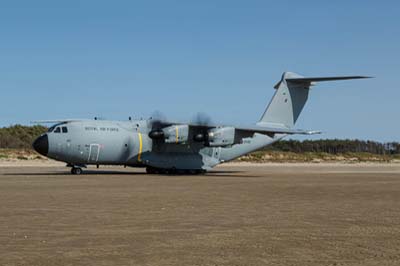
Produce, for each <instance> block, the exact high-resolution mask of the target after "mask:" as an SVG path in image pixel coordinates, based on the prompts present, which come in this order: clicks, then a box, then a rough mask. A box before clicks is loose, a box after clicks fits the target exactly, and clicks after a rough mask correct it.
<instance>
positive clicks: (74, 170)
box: [67, 164, 86, 175]
mask: <svg viewBox="0 0 400 266" xmlns="http://www.w3.org/2000/svg"><path fill="white" fill-rule="evenodd" d="M67 167H71V174H73V175H80V174H82V173H83V170H82V167H86V165H74V164H67Z"/></svg>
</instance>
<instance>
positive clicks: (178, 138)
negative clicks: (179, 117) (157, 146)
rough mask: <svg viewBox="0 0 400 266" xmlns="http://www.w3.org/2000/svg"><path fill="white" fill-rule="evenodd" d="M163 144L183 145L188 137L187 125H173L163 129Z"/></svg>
mask: <svg viewBox="0 0 400 266" xmlns="http://www.w3.org/2000/svg"><path fill="white" fill-rule="evenodd" d="M162 131H163V132H164V137H165V139H164V140H165V143H185V142H187V141H188V137H189V126H188V125H173V126H169V127H166V128H163V129H162Z"/></svg>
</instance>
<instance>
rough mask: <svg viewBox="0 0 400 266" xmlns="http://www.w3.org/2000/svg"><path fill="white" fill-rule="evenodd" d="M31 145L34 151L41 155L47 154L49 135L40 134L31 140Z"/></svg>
mask: <svg viewBox="0 0 400 266" xmlns="http://www.w3.org/2000/svg"><path fill="white" fill-rule="evenodd" d="M32 146H33V148H34V149H35V151H37V152H38V153H40V154H41V155H43V156H47V153H48V152H49V137H48V136H47V134H44V135H41V136H40V137H38V138H37V139H36V140H35V141H34V142H33V144H32Z"/></svg>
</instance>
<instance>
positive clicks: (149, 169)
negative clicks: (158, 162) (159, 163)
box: [146, 166, 157, 174]
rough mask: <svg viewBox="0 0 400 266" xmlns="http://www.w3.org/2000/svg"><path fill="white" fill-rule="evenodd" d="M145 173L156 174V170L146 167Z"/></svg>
mask: <svg viewBox="0 0 400 266" xmlns="http://www.w3.org/2000/svg"><path fill="white" fill-rule="evenodd" d="M146 173H148V174H156V173H157V170H156V169H155V168H153V167H150V166H148V167H146Z"/></svg>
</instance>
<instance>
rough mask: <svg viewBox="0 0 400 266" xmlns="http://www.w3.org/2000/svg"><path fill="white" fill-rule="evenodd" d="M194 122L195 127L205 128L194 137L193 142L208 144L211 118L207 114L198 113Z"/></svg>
mask: <svg viewBox="0 0 400 266" xmlns="http://www.w3.org/2000/svg"><path fill="white" fill-rule="evenodd" d="M192 122H193V123H194V124H195V125H198V126H203V128H201V129H200V130H199V131H198V132H197V133H196V134H195V135H194V136H193V140H194V141H197V142H207V141H208V127H209V126H210V125H211V123H212V121H211V117H210V116H209V115H207V114H206V113H197V114H196V115H195V116H194V118H193V119H192Z"/></svg>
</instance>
